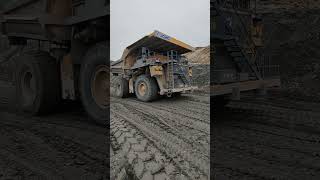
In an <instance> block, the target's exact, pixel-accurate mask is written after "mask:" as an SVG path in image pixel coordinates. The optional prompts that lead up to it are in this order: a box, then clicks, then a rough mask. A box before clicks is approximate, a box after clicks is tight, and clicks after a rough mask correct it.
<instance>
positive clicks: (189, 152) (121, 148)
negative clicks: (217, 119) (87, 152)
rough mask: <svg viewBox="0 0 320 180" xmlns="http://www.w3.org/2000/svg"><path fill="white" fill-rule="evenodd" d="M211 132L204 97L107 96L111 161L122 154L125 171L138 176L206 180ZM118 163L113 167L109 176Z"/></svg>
mask: <svg viewBox="0 0 320 180" xmlns="http://www.w3.org/2000/svg"><path fill="white" fill-rule="evenodd" d="M209 136H210V112H209V96H208V95H206V96H205V95H202V96H200V95H190V94H186V95H182V96H181V97H177V98H162V99H159V100H158V101H155V102H152V103H145V102H141V101H138V100H137V99H136V98H135V97H131V98H127V99H120V98H116V97H112V98H111V139H112V143H111V144H112V149H113V151H114V152H115V153H114V156H112V157H111V161H117V158H118V157H117V156H116V155H117V154H121V155H120V157H121V156H123V157H125V160H124V161H123V159H121V158H120V160H121V161H122V162H123V164H124V165H126V166H127V167H126V169H127V171H130V168H131V169H132V173H131V174H133V176H135V177H137V178H138V179H140V178H146V179H149V178H150V179H152V177H154V178H155V179H157V178H159V179H165V178H170V179H209V170H210V169H209V162H210V161H209V159H210V158H209V153H210V148H209V146H210V137H209ZM115 164H119V163H115ZM119 167H121V166H117V167H111V168H112V169H113V176H117V174H118V173H119V171H120V170H121V168H120V169H119ZM117 169H118V171H117Z"/></svg>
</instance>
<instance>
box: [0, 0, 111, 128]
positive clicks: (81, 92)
mask: <svg viewBox="0 0 320 180" xmlns="http://www.w3.org/2000/svg"><path fill="white" fill-rule="evenodd" d="M109 4H110V2H109V0H17V1H15V3H14V5H10V6H8V7H7V8H6V9H5V10H4V11H3V12H2V14H1V19H0V20H1V31H2V34H4V35H6V37H7V38H8V39H9V42H10V46H11V47H17V48H18V49H19V50H18V51H17V53H16V55H15V56H14V57H13V58H12V61H14V64H15V67H14V69H13V70H14V71H15V72H14V74H15V83H16V84H15V86H16V91H17V92H16V109H17V110H18V112H19V113H20V112H21V113H24V114H28V115H39V114H43V113H48V112H49V111H52V110H53V109H54V108H55V107H56V106H57V105H58V104H59V103H60V102H61V100H63V99H65V100H74V101H77V100H81V102H82V104H83V107H84V109H85V110H86V111H87V113H88V114H89V116H90V117H91V119H93V120H95V121H96V122H99V123H107V119H108V117H109V114H108V112H109V100H108V99H109V77H110V65H109V64H110V61H109V39H110V37H109V36H110V35H109V19H110V18H109V17H110V16H109V14H110V13H109Z"/></svg>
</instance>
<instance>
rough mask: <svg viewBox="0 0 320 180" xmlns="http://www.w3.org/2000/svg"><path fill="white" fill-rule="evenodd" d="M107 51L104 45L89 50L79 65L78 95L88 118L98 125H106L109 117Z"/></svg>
mask: <svg viewBox="0 0 320 180" xmlns="http://www.w3.org/2000/svg"><path fill="white" fill-rule="evenodd" d="M108 52H109V50H108V48H107V46H106V44H103V43H101V44H97V45H95V46H94V47H93V48H91V49H90V50H89V51H88V52H87V54H86V56H85V58H84V61H83V63H82V65H81V70H80V88H79V90H80V94H81V101H82V104H83V106H84V108H85V110H86V111H87V113H88V114H89V116H90V117H91V118H92V119H93V120H95V121H96V122H98V123H99V124H106V123H107V119H108V117H109V92H110V91H109V89H110V88H109V77H110V70H109V67H110V66H109V61H108V59H107V58H108V57H109V54H108Z"/></svg>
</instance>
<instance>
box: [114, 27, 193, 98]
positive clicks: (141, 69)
mask: <svg viewBox="0 0 320 180" xmlns="http://www.w3.org/2000/svg"><path fill="white" fill-rule="evenodd" d="M193 50H194V48H193V47H191V46H189V45H187V44H185V43H183V42H181V41H179V40H177V39H175V38H172V37H170V36H168V35H166V34H164V33H161V32H159V31H154V32H153V33H151V34H150V35H148V36H145V37H144V38H142V39H140V40H139V41H137V42H135V43H134V44H132V45H130V46H128V47H127V48H126V49H125V50H124V52H123V55H122V57H121V59H120V60H119V61H117V62H115V63H113V64H112V65H111V72H112V74H113V75H115V76H120V80H119V82H118V83H117V86H116V95H117V96H119V97H122V98H124V97H128V96H129V94H135V95H136V96H137V98H138V99H139V100H141V101H153V100H155V99H157V97H158V96H159V95H160V96H161V95H166V96H169V97H171V96H172V95H177V94H180V93H184V92H190V91H193V90H195V89H196V88H197V87H194V86H192V67H191V66H190V65H189V64H188V60H187V59H186V58H185V57H184V56H182V54H184V53H187V52H190V51H193Z"/></svg>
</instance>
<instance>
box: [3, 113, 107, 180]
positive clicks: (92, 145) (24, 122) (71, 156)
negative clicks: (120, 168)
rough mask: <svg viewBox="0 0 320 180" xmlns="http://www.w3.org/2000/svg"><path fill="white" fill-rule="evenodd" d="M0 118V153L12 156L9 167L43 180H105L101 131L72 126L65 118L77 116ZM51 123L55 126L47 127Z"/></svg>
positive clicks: (104, 131)
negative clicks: (19, 166) (26, 170)
mask: <svg viewBox="0 0 320 180" xmlns="http://www.w3.org/2000/svg"><path fill="white" fill-rule="evenodd" d="M1 117H2V119H1V121H0V124H1V126H0V131H1V132H2V136H1V139H2V140H1V142H2V144H1V145H0V146H1V148H0V149H2V151H1V152H3V153H4V154H6V153H9V154H12V155H11V157H12V158H11V159H10V160H11V161H12V162H13V163H16V164H25V165H26V166H27V167H28V168H29V167H32V166H35V167H33V168H31V169H33V171H35V173H36V174H37V175H38V176H41V177H44V178H43V179H51V178H52V177H56V178H55V179H81V178H87V179H106V178H107V173H106V172H107V166H108V164H109V162H108V160H107V156H106V155H107V154H106V152H107V149H105V147H106V142H105V141H106V140H107V135H106V129H105V128H104V127H96V126H95V125H91V126H90V125H89V123H86V122H80V121H78V122H77V121H74V124H75V125H74V126H73V125H72V123H71V122H72V121H73V120H72V121H71V120H70V119H69V118H71V117H73V118H75V119H82V117H81V116H78V117H77V116H68V115H65V116H61V117H60V116H59V117H54V116H50V117H47V118H45V117H34V118H25V117H20V116H16V115H12V114H8V113H1ZM65 118H67V119H68V120H64V119H65ZM51 120H57V122H56V123H55V122H52V123H50V121H51ZM69 120H70V121H69ZM81 124H82V125H81ZM94 129H95V130H96V131H97V132H94ZM95 138H96V139H97V140H94V141H93V139H95ZM1 152H0V156H1V154H2V153H1Z"/></svg>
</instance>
